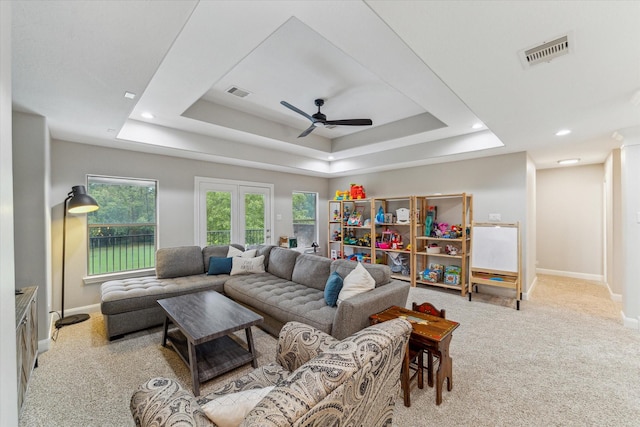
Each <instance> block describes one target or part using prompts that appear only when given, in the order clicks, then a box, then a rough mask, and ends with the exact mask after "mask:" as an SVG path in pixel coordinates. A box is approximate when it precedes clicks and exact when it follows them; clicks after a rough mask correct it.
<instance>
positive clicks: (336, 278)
mask: <svg viewBox="0 0 640 427" xmlns="http://www.w3.org/2000/svg"><path fill="white" fill-rule="evenodd" d="M343 284H344V283H343V280H342V277H340V275H339V274H338V273H337V272H336V271H334V272H333V273H331V274H330V275H329V278H328V279H327V284H326V286H325V287H324V300H325V302H326V303H327V305H328V306H329V307H335V306H336V304H337V302H338V295H340V291H341V290H342V286H343Z"/></svg>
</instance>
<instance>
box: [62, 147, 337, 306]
mask: <svg viewBox="0 0 640 427" xmlns="http://www.w3.org/2000/svg"><path fill="white" fill-rule="evenodd" d="M51 164H52V167H51V183H52V189H51V203H52V206H51V209H52V212H51V216H52V235H53V238H52V245H53V249H52V251H53V284H54V291H53V306H54V308H58V309H59V306H60V265H61V260H60V251H61V249H60V248H61V233H62V203H63V201H64V198H65V196H66V194H67V193H68V192H69V191H70V190H71V187H72V186H74V185H78V184H86V175H88V174H97V175H110V176H122V177H131V178H148V179H157V180H158V206H159V207H158V220H159V223H160V227H159V232H158V243H159V246H160V247H170V246H180V245H193V244H195V243H194V233H195V231H194V217H195V213H194V203H195V201H194V178H195V177H196V176H201V177H210V178H223V179H231V180H240V181H252V182H264V183H270V184H274V193H275V194H274V215H281V217H282V219H281V220H276V221H274V222H275V230H274V232H273V233H272V236H273V237H274V239H277V237H278V236H280V235H290V234H292V232H293V226H292V221H293V218H292V211H291V194H292V192H293V191H310V192H318V194H319V199H320V200H326V199H327V195H328V180H327V179H326V178H317V177H309V176H303V175H294V174H288V173H281V172H273V171H266V170H261V169H251V168H244V167H239V166H231V165H225V164H220V163H210V162H204V161H196V160H188V159H180V158H175V157H168V156H160V155H153V154H146V153H137V152H132V151H125V150H117V149H110V148H104V147H98V146H91V145H86V144H76V143H72V142H66V141H58V140H53V141H52V144H51ZM319 217H320V219H319V223H320V225H321V227H320V230H321V232H320V244H321V245H322V246H323V247H325V246H326V233H325V232H322V230H323V228H322V225H323V224H326V221H327V210H326V209H325V208H324V206H323V205H321V206H320V207H319ZM274 218H275V217H274ZM274 242H275V240H274ZM86 246H87V244H86V217H85V216H84V215H78V216H76V215H68V216H67V263H66V269H67V271H66V275H67V280H66V283H65V287H66V296H65V310H67V309H68V308H74V307H83V306H87V305H92V304H97V303H99V302H100V286H99V284H91V285H84V284H83V281H82V278H83V277H84V276H85V274H86V265H87V251H86Z"/></svg>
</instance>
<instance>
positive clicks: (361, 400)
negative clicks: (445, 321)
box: [131, 319, 411, 427]
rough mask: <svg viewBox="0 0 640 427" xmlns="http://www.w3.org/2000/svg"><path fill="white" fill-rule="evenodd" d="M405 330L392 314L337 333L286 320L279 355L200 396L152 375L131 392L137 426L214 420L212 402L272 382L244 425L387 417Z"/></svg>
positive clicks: (382, 420) (372, 421)
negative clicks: (345, 334) (339, 335)
mask: <svg viewBox="0 0 640 427" xmlns="http://www.w3.org/2000/svg"><path fill="white" fill-rule="evenodd" d="M410 333H411V325H410V324H409V322H407V321H406V320H402V319H396V320H392V321H389V322H383V323H379V324H377V325H374V326H370V327H368V328H365V329H363V330H361V331H359V332H356V333H355V334H353V335H351V336H350V337H347V338H345V339H343V340H341V341H339V340H336V339H335V338H333V337H332V336H330V335H327V334H325V333H323V332H321V331H319V330H317V329H315V328H313V327H311V326H308V325H305V324H302V323H298V322H289V323H287V324H286V325H285V326H284V327H283V328H282V330H281V332H280V336H279V338H278V346H277V355H276V363H270V364H267V365H265V366H262V367H259V368H257V369H255V370H254V371H252V372H251V373H249V374H247V375H244V376H242V377H240V378H239V379H237V380H235V381H232V382H230V383H228V384H225V385H224V386H222V387H220V388H219V389H217V390H216V391H214V392H212V393H210V394H208V395H206V396H203V397H200V398H195V397H194V396H193V394H191V392H190V391H188V390H186V389H184V388H183V387H182V386H181V385H180V384H178V383H177V382H175V381H173V380H171V379H167V378H153V379H151V380H149V381H148V382H147V383H145V384H143V385H141V386H140V387H139V389H138V390H137V391H136V392H135V393H134V394H133V396H132V398H131V413H132V415H133V418H134V420H135V423H136V425H137V426H145V427H146V426H154V427H156V426H157V427H160V426H169V425H170V426H216V424H215V423H214V422H213V421H211V420H210V419H209V417H207V415H206V414H205V410H204V409H203V408H204V407H206V406H207V405H208V404H209V402H211V401H213V400H216V399H219V398H220V397H222V396H228V395H230V394H232V393H238V392H243V391H246V390H252V389H262V388H265V387H270V386H273V388H272V389H270V391H268V393H265V396H264V397H262V398H261V400H259V401H258V403H257V405H256V406H255V407H253V409H250V410H249V412H248V413H247V414H246V416H244V418H242V419H241V423H240V425H241V426H254V425H260V426H311V425H316V426H327V425H366V426H386V425H391V424H392V422H391V421H392V418H393V409H394V405H395V400H396V398H397V397H398V394H399V390H400V369H401V365H402V360H403V357H404V352H405V349H406V347H407V341H408V340H409V335H410ZM265 391H266V390H265Z"/></svg>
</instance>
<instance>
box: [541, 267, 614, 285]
mask: <svg viewBox="0 0 640 427" xmlns="http://www.w3.org/2000/svg"><path fill="white" fill-rule="evenodd" d="M536 274H548V275H551V276H561V277H571V278H574V279H582V280H591V281H594V282H598V283H599V284H601V285H604V277H603V276H602V274H587V273H576V272H574V271H562V270H548V269H546V268H536Z"/></svg>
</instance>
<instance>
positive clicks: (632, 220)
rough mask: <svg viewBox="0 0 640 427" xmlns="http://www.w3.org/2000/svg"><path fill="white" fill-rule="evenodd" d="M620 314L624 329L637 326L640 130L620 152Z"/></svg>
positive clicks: (639, 300) (627, 138) (639, 306)
mask: <svg viewBox="0 0 640 427" xmlns="http://www.w3.org/2000/svg"><path fill="white" fill-rule="evenodd" d="M621 165H622V167H621V169H622V200H623V203H622V232H623V234H624V244H623V253H622V256H623V264H624V273H623V286H622V310H623V313H622V315H623V317H624V323H625V326H628V327H632V328H635V329H637V328H638V327H639V326H640V262H638V261H639V260H640V245H638V242H640V187H639V186H638V183H639V182H640V130H636V132H635V133H634V134H632V135H625V141H624V147H623V148H622V163H621Z"/></svg>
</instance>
